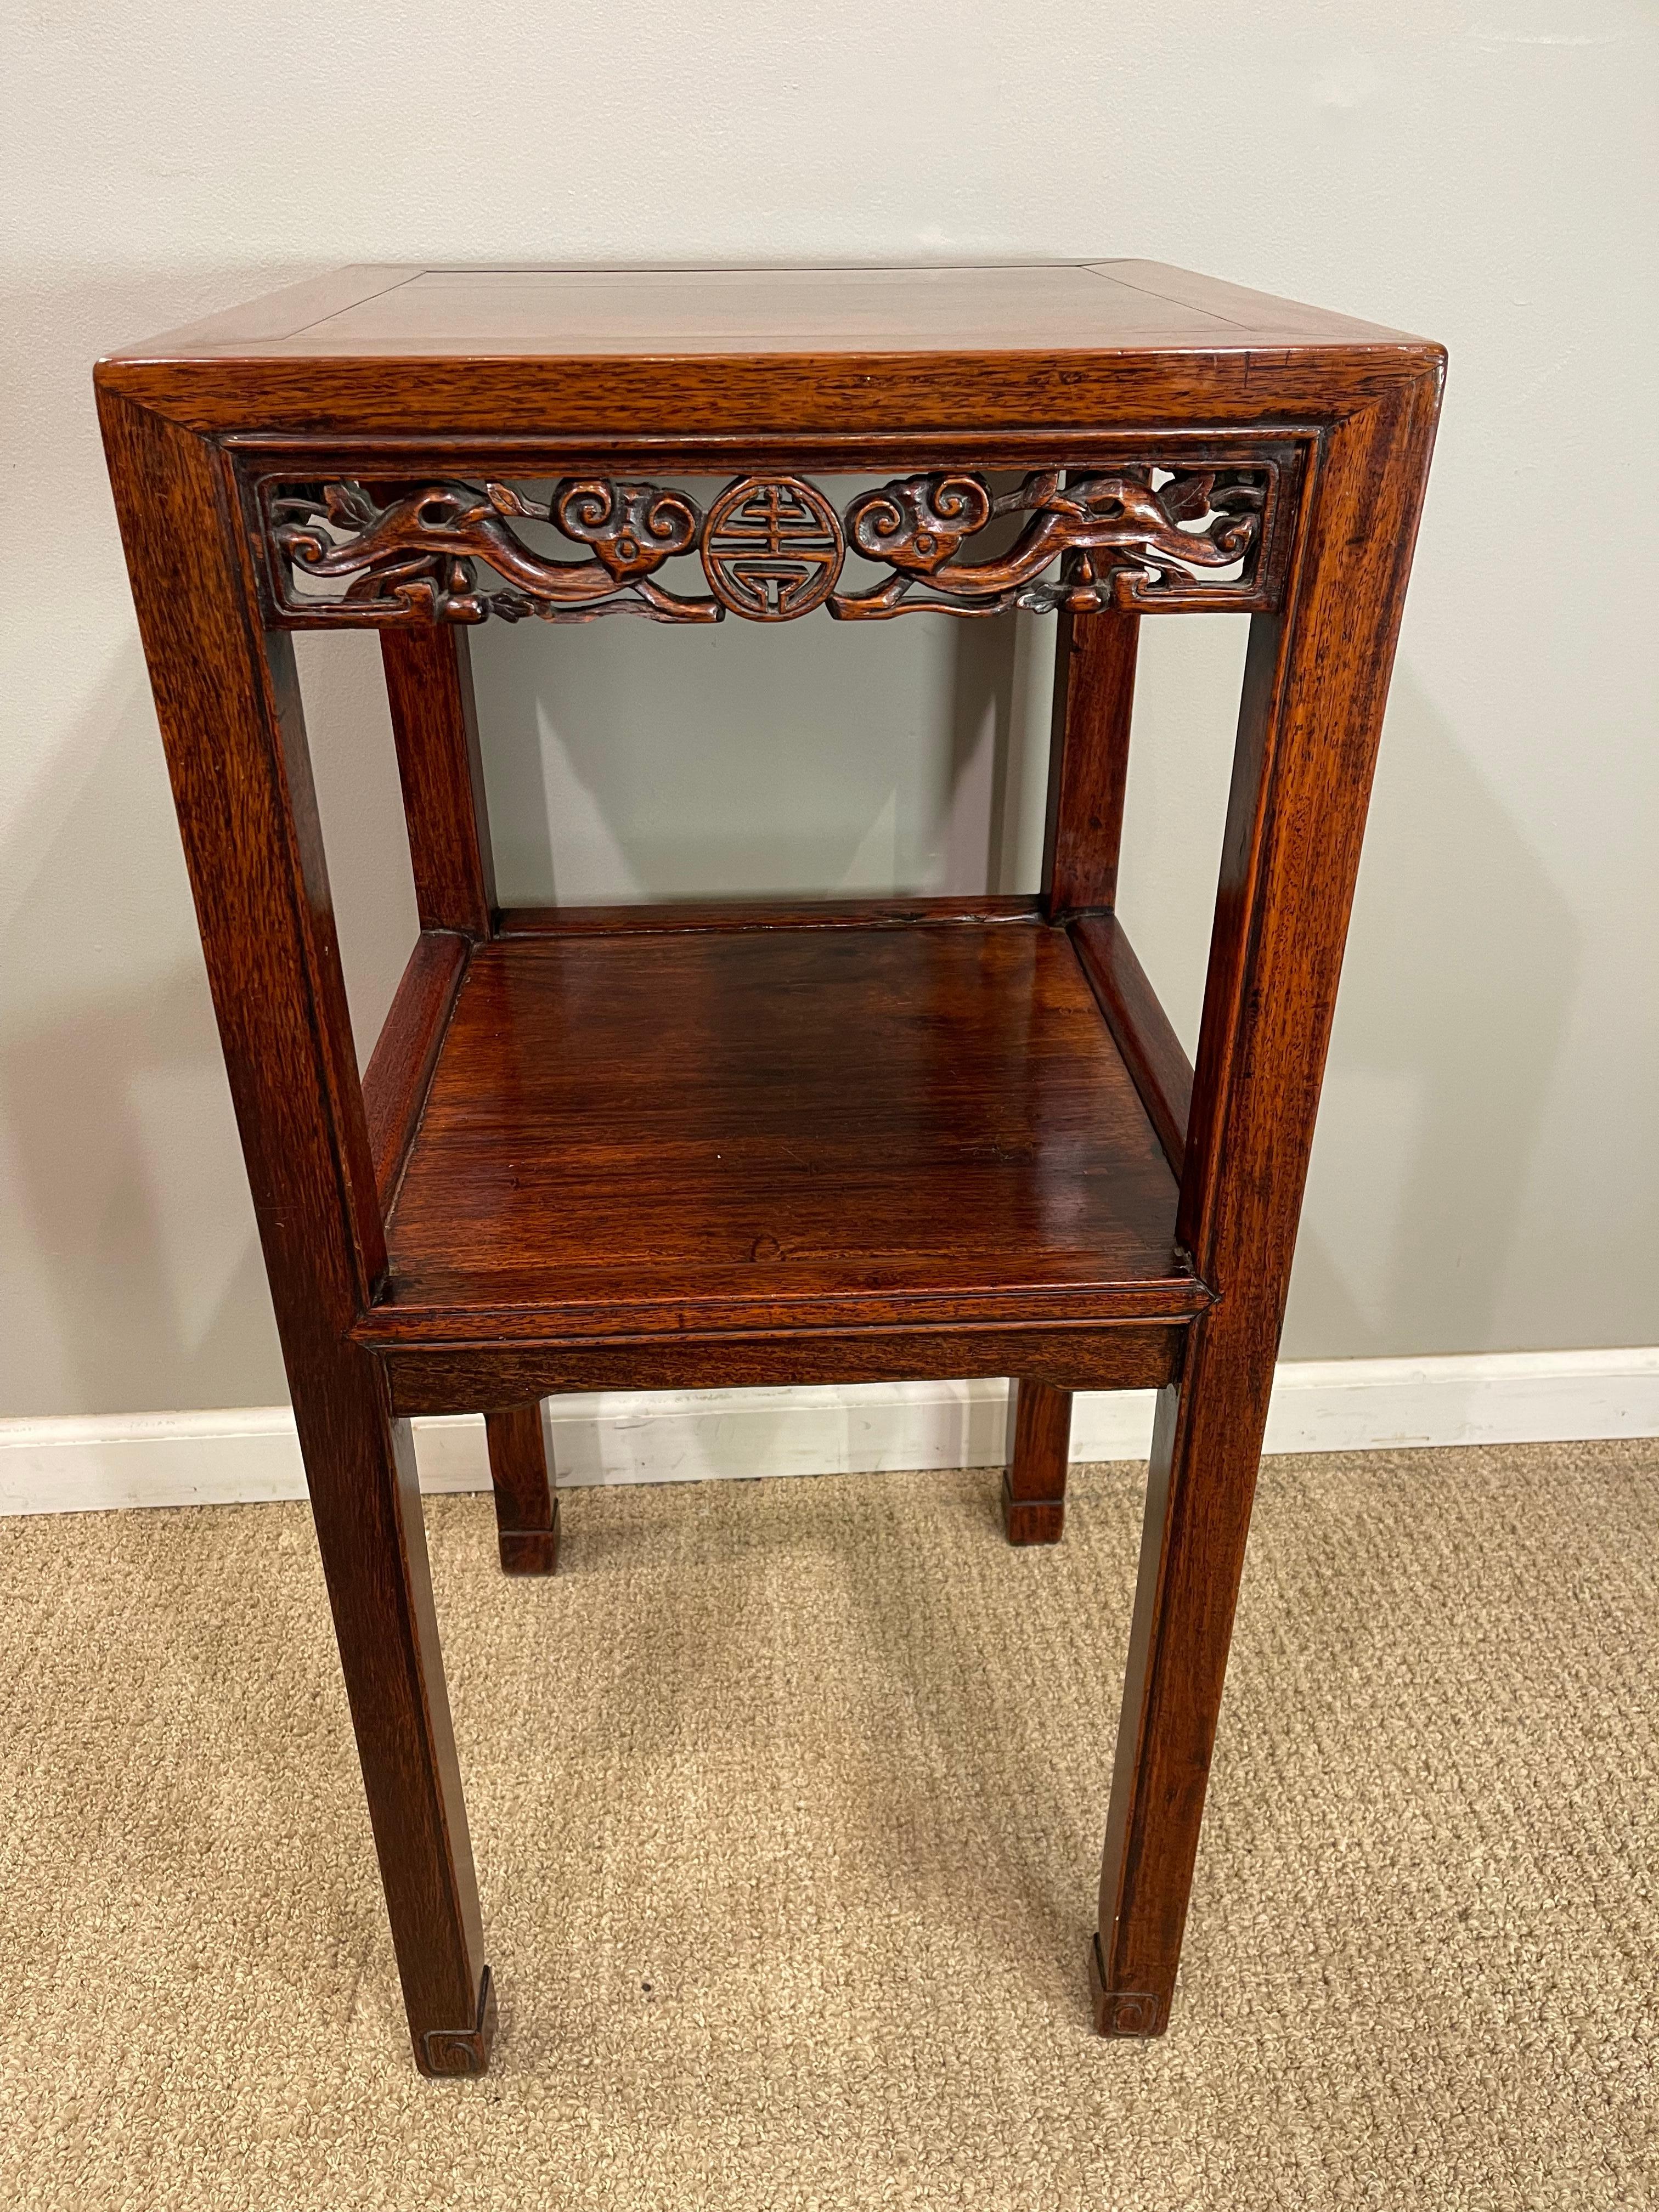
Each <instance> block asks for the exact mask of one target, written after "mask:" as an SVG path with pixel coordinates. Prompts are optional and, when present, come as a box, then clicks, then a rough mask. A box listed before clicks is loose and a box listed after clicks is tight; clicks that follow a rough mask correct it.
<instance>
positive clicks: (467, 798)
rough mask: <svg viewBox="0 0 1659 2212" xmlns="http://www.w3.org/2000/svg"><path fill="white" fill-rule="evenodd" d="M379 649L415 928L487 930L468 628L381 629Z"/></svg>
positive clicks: (485, 835)
mask: <svg viewBox="0 0 1659 2212" xmlns="http://www.w3.org/2000/svg"><path fill="white" fill-rule="evenodd" d="M380 653H381V655H382V658H383V659H384V660H385V662H386V697H387V699H388V701H389V702H390V704H391V708H392V735H393V736H394V738H396V739H397V744H398V775H399V776H400V777H401V778H402V781H403V787H404V816H405V817H406V819H407V821H408V823H409V857H410V863H411V865H412V866H413V868H414V872H415V900H416V908H417V909H418V911H419V914H420V917H421V927H422V929H453V930H459V932H460V933H462V934H463V935H464V936H466V937H488V936H489V924H490V915H491V913H492V911H493V909H494V908H495V866H494V863H493V861H492V860H491V858H490V851H489V810H488V807H487V806H486V804H485V801H484V784H483V759H482V757H481V756H480V754H479V751H478V717H477V708H475V707H474V705H473V701H472V659H471V648H470V647H469V646H468V644H467V641H466V632H465V630H464V629H399V630H390V629H388V630H382V631H381V633H380Z"/></svg>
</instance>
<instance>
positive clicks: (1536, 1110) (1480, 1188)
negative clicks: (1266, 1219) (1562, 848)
mask: <svg viewBox="0 0 1659 2212" xmlns="http://www.w3.org/2000/svg"><path fill="white" fill-rule="evenodd" d="M1580 957H1581V951H1580V939H1579V933H1578V931H1577V927H1576V926H1575V924H1574V921H1573V917H1572V914H1571V909H1570V908H1569V907H1568V905H1567V903H1566V902H1565V900H1564V899H1563V898H1562V897H1561V896H1560V894H1559V892H1558V891H1557V890H1556V888H1555V885H1554V884H1553V882H1552V880H1551V878H1550V877H1549V874H1548V872H1547V870H1546V869H1545V867H1544V866H1543V864H1542V863H1541V860H1540V859H1539V857H1538V855H1537V854H1536V853H1535V852H1534V850H1533V848H1532V847H1531V846H1530V845H1529V844H1528V842H1527V839H1526V837H1525V836H1524V835H1523V833H1522V830H1521V829H1520V828H1519V827H1518V825H1517V824H1516V820H1515V818H1514V817H1513V816H1512V815H1511V814H1510V811H1509V810H1508V809H1507V807H1506V806H1505V805H1504V801H1503V799H1501V798H1500V797H1499V795H1498V793H1497V792H1496V791H1495V790H1494V789H1493V787H1492V785H1491V784H1490V783H1489V782H1488V781H1486V778H1485V777H1484V776H1483V775H1482V774H1481V773H1480V771H1479V770H1478V769H1476V768H1475V767H1474V764H1473V763H1472V762H1471V761H1470V760H1469V758H1468V756H1467V755H1466V754H1465V753H1464V752H1463V750H1462V748H1461V747H1460V746H1459V744H1458V743H1457V739H1456V737H1455V732H1453V730H1452V729H1451V727H1450V726H1449V724H1448V723H1447V722H1446V720H1444V718H1443V716H1442V715H1441V714H1439V713H1438V712H1437V710H1436V708H1435V707H1434V705H1433V703H1432V702H1431V700H1430V699H1429V697H1428V696H1427V694H1426V692H1425V690H1424V689H1423V687H1422V685H1421V684H1420V683H1419V681H1418V680H1417V678H1415V676H1414V675H1413V671H1412V670H1411V669H1410V668H1409V666H1407V665H1405V664H1404V663H1403V662H1402V663H1401V664H1400V665H1397V666H1396V668H1395V677H1394V684H1393V689H1392V690H1391V692H1390V694H1389V717H1388V726H1387V730H1386V732H1385V734H1384V737H1383V750H1382V757H1381V760H1380V763H1379V766H1378V770H1377V779H1376V790H1375V793H1374V795H1373V798H1372V802H1371V813H1370V827H1369V829H1368V831H1367V836H1366V844H1365V853H1364V860H1363V861H1362V862H1361V866H1360V874H1359V887H1358V895H1357V897H1356V900H1355V905H1354V914H1353V921H1352V930H1351V933H1350V937H1349V941H1348V955H1347V961H1346V967H1345V969H1344V972H1343V978H1342V989H1341V994H1340V998H1339V999H1338V1001H1337V1012H1336V1022H1335V1029H1334V1036H1333V1039H1332V1045H1331V1055H1330V1061H1329V1065H1328V1069H1327V1073H1326V1079H1325V1091H1324V1097H1323V1101H1322V1106H1321V1110H1320V1122H1319V1130H1318V1134H1317V1136H1316V1139H1315V1142H1314V1151H1313V1162H1312V1167H1311V1170H1310V1176H1309V1182H1308V1196H1307V1204H1306V1209H1305V1212H1304V1216H1303V1231H1302V1238H1301V1243H1300V1245H1299V1247H1298V1249H1297V1261H1296V1270H1295V1274H1294V1276H1293V1279H1292V1282H1291V1298H1290V1308H1289V1312H1288V1315H1287V1317H1286V1322H1285V1345H1284V1349H1285V1357H1286V1358H1304V1359H1305V1358H1334V1357H1353V1358H1363V1357H1365V1356H1367V1355H1373V1356H1377V1357H1390V1356H1403V1355H1406V1354H1408V1353H1410V1352H1414V1351H1419V1350H1420V1349H1421V1347H1422V1346H1424V1345H1425V1344H1431V1345H1436V1346H1444V1347H1446V1348H1450V1347H1453V1346H1461V1347H1462V1348H1463V1349H1465V1350H1468V1351H1470V1352H1482V1351H1504V1350H1510V1349H1524V1348H1526V1347H1522V1346H1510V1345H1509V1344H1507V1343H1506V1342H1504V1340H1503V1335H1502V1330H1503V1316H1502V1313H1501V1310H1500V1300H1501V1297H1502V1295H1503V1285H1504V1278H1505V1273H1506V1270H1507V1267H1508V1261H1509V1254H1510V1247H1511V1245H1512V1243H1513V1242H1514V1240H1515V1236H1516V1226H1517V1225H1518V1223H1519V1222H1520V1220H1521V1219H1522V1216H1523V1214H1524V1211H1525V1208H1526V1205H1527V1199H1528V1182H1529V1180H1530V1178H1531V1176H1532V1173H1533V1167H1534V1158H1535V1157H1536V1154H1537V1152H1538V1149H1539V1139H1540V1136H1541V1126H1542V1122H1543V1119H1544V1115H1545V1111H1546V1108H1547V1103H1548V1099H1549V1096H1550V1091H1551V1085H1552V1079H1553V1072H1554V1069H1555V1066H1556V1063H1557V1061H1558V1060H1559V1057H1560V1054H1561V1052H1562V1048H1563V1044H1564V1041H1565V1030H1566V1026H1567V1023H1568V1019H1569V1017H1570V1014H1571V1006H1572V1000H1573V994H1574V989H1575V985H1576V982H1577V972H1578V967H1579V963H1580Z"/></svg>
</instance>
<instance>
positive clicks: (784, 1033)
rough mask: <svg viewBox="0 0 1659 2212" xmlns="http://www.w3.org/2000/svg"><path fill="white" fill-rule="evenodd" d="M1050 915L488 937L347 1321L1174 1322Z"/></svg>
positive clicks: (462, 1328)
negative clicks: (914, 923)
mask: <svg viewBox="0 0 1659 2212" xmlns="http://www.w3.org/2000/svg"><path fill="white" fill-rule="evenodd" d="M1175 1218H1176V1184H1175V1181H1174V1178H1173V1176H1171V1174H1170V1169H1169V1166H1168V1164H1167V1162H1166V1160H1165V1158H1164V1152H1163V1151H1162V1150H1161V1148H1160V1146H1159V1144H1158V1139H1157V1137H1156V1136H1155V1135H1154V1133H1153V1131H1152V1127H1151V1125H1150V1123H1149V1121H1148V1120H1147V1116H1146V1111H1145V1109H1143V1107H1142V1105H1141V1103H1140V1099H1139V1097H1138V1095H1137V1093H1136V1091H1135V1088H1134V1085H1133V1083H1132V1082H1131V1080H1130V1079H1129V1076H1128V1074H1127V1071H1126V1069H1125V1067H1124V1065H1123V1061H1122V1060H1121V1057H1120V1055H1119V1054H1118V1051H1117V1048H1116V1046H1115V1043H1114V1042H1113V1040H1112V1037H1111V1035H1110V1033H1109V1030H1108V1029H1107V1027H1106V1025H1105V1023H1104V1021H1103V1018H1102V1017H1101V1015H1100V1012H1099V1011H1098V1009H1097V1006H1096V1003H1095V1000H1094V998H1093V995H1092V994H1091V991H1090V988H1089V986H1088V983H1087V981H1085V977H1084V975H1083V973H1082V971H1081V969H1080V968H1079V964H1078V960H1077V957H1076V955H1075V953H1074V951H1073V948H1072V945H1071V943H1070V941H1069V939H1067V937H1066V934H1065V933H1064V932H1062V931H1060V930H1057V929H1052V928H1049V927H1046V926H1044V925H1043V924H1042V923H1041V922H1040V921H1036V920H1034V919H1030V918H1024V919H1019V920H1000V919H996V920H985V921H962V922H955V923H951V924H950V925H948V926H934V927H930V926H918V927H868V928H848V927H836V928H767V927H748V928H728V929H724V930H703V931H696V930H688V931H686V932H684V933H678V934H677V933H662V934H654V933H641V932H637V931H622V932H619V933H617V934H614V935H606V934H602V933H575V932H573V933H569V934H563V933H553V934H548V935H544V936H540V937H526V938H520V939H502V940H500V941H498V942H496V943H494V944H491V945H486V946H483V947H481V948H480V949H479V950H478V951H477V952H476V953H475V954H474V955H473V957H472V958H471V964H470V966H469V967H468V969H467V972H466V975H465V981H463V982H462V985H461V987H460V990H459V994H458V995H457V997H456V999H455V1001H454V1005H453V1012H452V1013H451V1014H450V1017H449V1019H448V1022H447V1028H446V1030H445V1032H444V1034H443V1036H442V1039H441V1045H440V1048H439V1050H438V1053H437V1057H436V1064H435V1070H434V1073H433V1075H432V1079H431V1084H430V1087H429V1091H428V1096H427V1099H426V1103H425V1109H424V1112H423V1113H422V1117H421V1120H420V1122H419V1126H418V1127H417V1129H416V1134H415V1136H414V1139H413V1141H412V1143H411V1145H410V1150H409V1154H408V1158H407V1162H406V1165H405V1167H404V1172H403V1176H402V1179H401V1182H400V1183H399V1185H398V1190H397V1194H396V1198H395V1201H394V1203H393V1204H392V1208H391V1211H390V1214H389V1218H388V1221H387V1244H388V1250H389V1255H390V1273H389V1278H388V1280H387V1284H386V1294H385V1297H384V1298H383V1299H382V1301H381V1302H380V1304H378V1305H377V1306H376V1307H375V1309H374V1311H373V1313H372V1314H371V1315H370V1316H369V1318H368V1323H367V1324H366V1326H365V1328H364V1331H363V1334H365V1335H366V1336H367V1337H368V1338H370V1339H371V1340H374V1339H380V1340H388V1341H399V1342H403V1343H409V1342H411V1341H413V1340H416V1339H422V1338H423V1339H425V1340H428V1341H443V1342H451V1343H462V1342H468V1341H474V1342H477V1341H483V1340H489V1339H513V1338H518V1339H526V1338H531V1337H534V1338H536V1339H539V1340H548V1339H550V1338H553V1337H559V1336H569V1337H589V1338H593V1337H600V1338H603V1337H615V1336H618V1335H625V1336H633V1337H639V1336H648V1335H652V1334H684V1333H686V1332H692V1333H696V1334H711V1333H721V1332H743V1331H751V1330H762V1331H769V1330H770V1331H775V1330H779V1329H793V1328H863V1327H871V1326H881V1325H887V1326H897V1327H938V1326H946V1327H948V1326H951V1325H961V1324H963V1323H973V1324H977V1325H981V1326H983V1325H988V1324H992V1323H1014V1324H1019V1323H1028V1322H1049V1323H1058V1322H1067V1321H1096V1322H1098V1321H1113V1320H1116V1321H1123V1322H1131V1321H1135V1320H1158V1321H1172V1320H1177V1319H1181V1318H1184V1317H1186V1316H1190V1315H1191V1314H1192V1313H1194V1311H1196V1310H1199V1309H1200V1307H1201V1306H1202V1305H1203V1304H1205V1303H1206V1293H1205V1291H1203V1289H1202V1287H1201V1285H1199V1284H1197V1283H1196V1282H1195V1281H1194V1279H1193V1277H1192V1275H1191V1273H1190V1272H1189V1271H1188V1269H1187V1268H1186V1267H1185V1266H1184V1264H1183V1263H1182V1261H1181V1260H1180V1258H1179V1257H1178V1255H1177V1253H1176V1247H1175V1242H1174V1231H1175Z"/></svg>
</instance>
